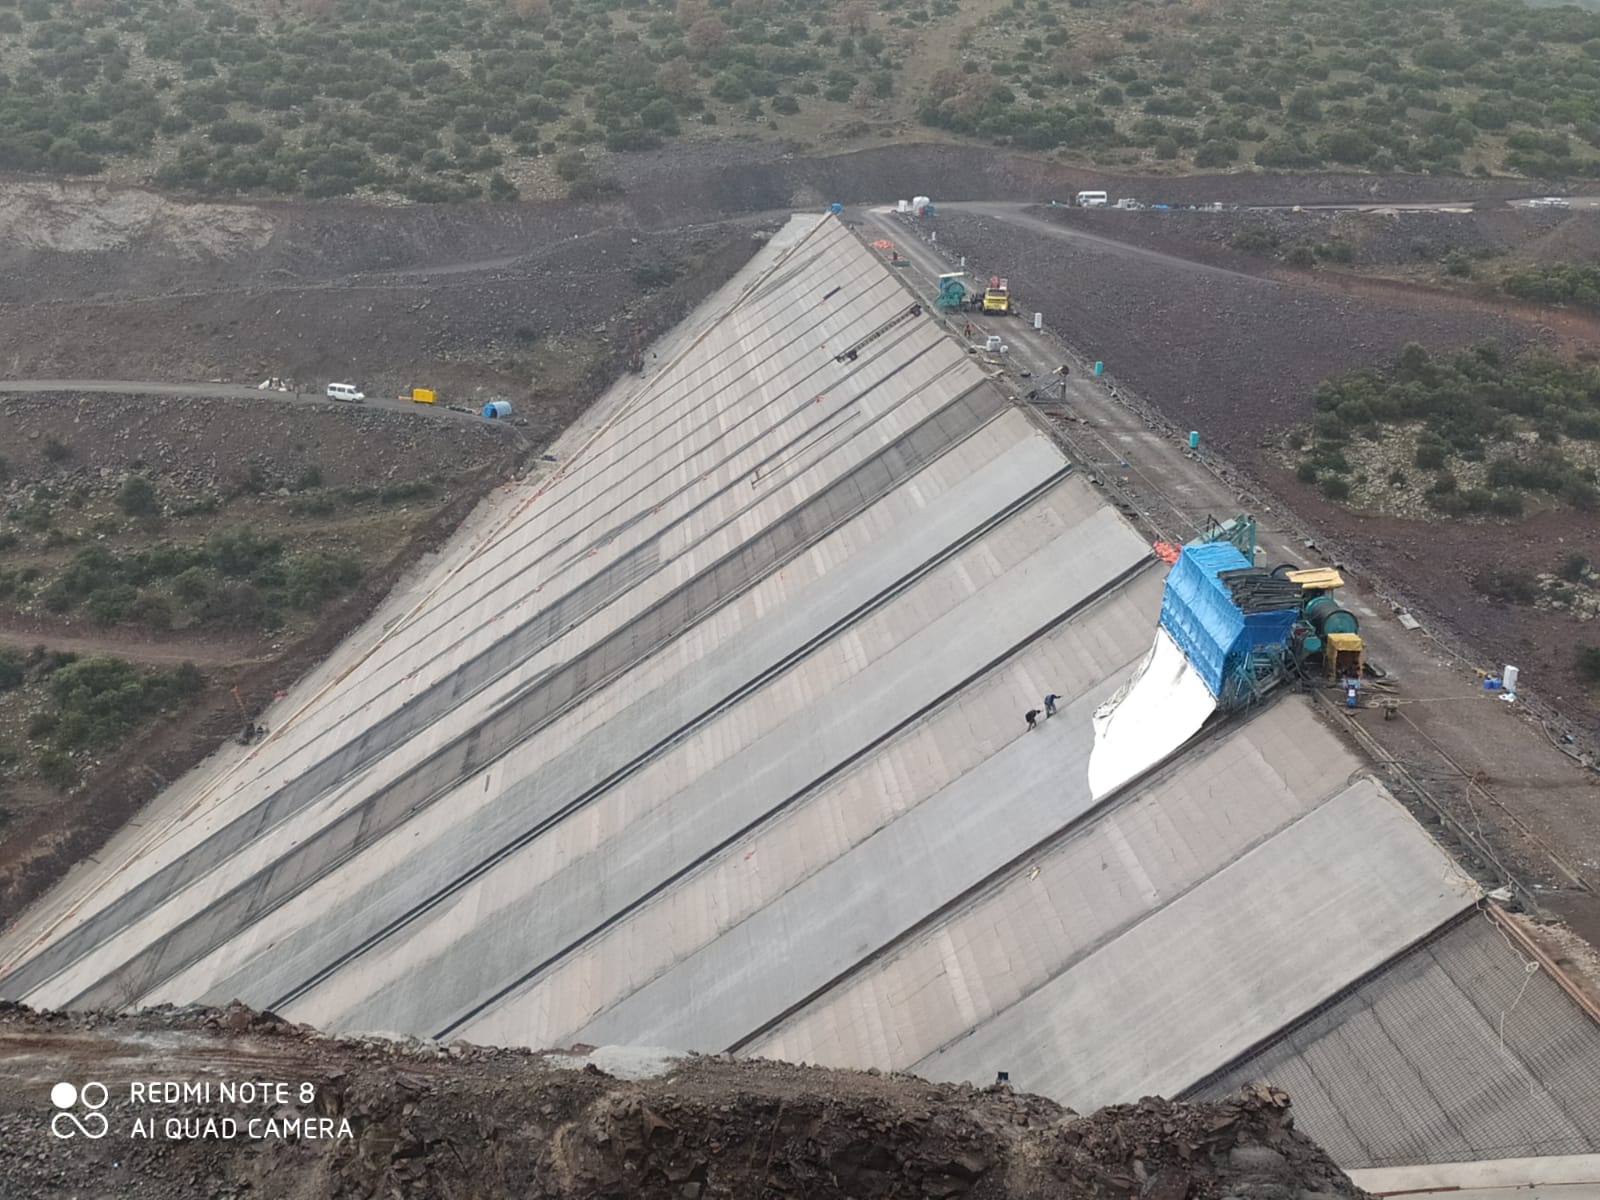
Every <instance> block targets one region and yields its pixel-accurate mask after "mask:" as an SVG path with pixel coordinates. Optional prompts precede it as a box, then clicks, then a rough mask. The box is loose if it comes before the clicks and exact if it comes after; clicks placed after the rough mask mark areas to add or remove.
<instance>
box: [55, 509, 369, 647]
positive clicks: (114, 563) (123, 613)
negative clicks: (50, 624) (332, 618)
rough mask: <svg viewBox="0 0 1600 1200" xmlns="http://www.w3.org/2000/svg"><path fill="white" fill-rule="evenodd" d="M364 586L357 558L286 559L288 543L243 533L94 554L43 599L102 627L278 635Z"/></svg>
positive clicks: (70, 567) (70, 566)
mask: <svg viewBox="0 0 1600 1200" xmlns="http://www.w3.org/2000/svg"><path fill="white" fill-rule="evenodd" d="M360 580H361V564H360V562H359V560H357V559H356V558H354V557H353V556H351V555H345V554H333V553H330V552H328V551H324V550H305V551H299V552H295V553H286V552H285V549H284V544H283V542H282V540H281V539H279V538H275V537H268V536H265V535H263V534H261V533H258V532H257V531H256V530H254V529H251V528H249V527H240V528H232V529H222V530H218V531H216V532H214V533H213V534H212V535H211V536H210V537H208V538H207V539H206V540H205V542H204V543H203V544H201V545H195V546H181V545H172V544H163V545H160V546H157V547H156V548H154V549H150V550H138V551H132V552H129V553H121V554H119V553H116V552H114V551H111V550H108V549H106V548H105V547H103V546H100V545H91V546H86V547H84V548H83V549H81V550H79V551H77V552H76V553H75V554H74V555H73V556H72V558H71V559H70V560H69V561H68V562H67V564H66V566H65V568H64V569H63V570H62V571H61V572H60V573H59V574H57V575H56V577H55V578H54V579H53V580H52V581H51V582H50V583H49V584H48V585H47V586H45V587H44V588H43V590H42V591H41V592H40V593H39V599H40V602H41V603H42V605H43V607H44V608H45V609H47V610H48V611H50V612H53V613H66V612H73V611H82V612H83V613H85V614H86V615H87V616H88V617H89V618H90V619H91V620H93V621H94V622H96V623H97V624H100V625H120V624H135V625H142V626H146V627H151V628H156V629H171V628H181V627H187V626H193V625H220V626H239V627H250V628H261V629H273V628H276V627H278V626H279V625H281V624H282V623H283V619H284V615H285V610H286V609H298V610H302V611H312V610H315V609H317V608H319V607H320V606H322V605H323V604H325V603H326V602H328V601H329V600H331V599H334V598H335V597H337V596H338V595H340V594H341V593H343V592H346V591H348V590H349V589H351V588H353V587H355V585H356V584H357V583H359V582H360Z"/></svg>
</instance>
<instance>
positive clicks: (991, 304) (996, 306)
mask: <svg viewBox="0 0 1600 1200" xmlns="http://www.w3.org/2000/svg"><path fill="white" fill-rule="evenodd" d="M983 311H984V312H985V313H986V314H987V315H989V316H992V317H1005V316H1009V315H1010V314H1011V287H1010V285H1009V284H1008V283H1007V282H1006V281H1005V280H1004V279H1001V278H1000V277H999V276H998V275H995V276H992V277H991V278H990V280H989V287H988V290H986V291H985V292H984V293H983Z"/></svg>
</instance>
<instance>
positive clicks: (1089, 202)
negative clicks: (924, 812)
mask: <svg viewBox="0 0 1600 1200" xmlns="http://www.w3.org/2000/svg"><path fill="white" fill-rule="evenodd" d="M1076 204H1077V205H1078V207H1079V208H1104V207H1105V206H1106V194H1105V193H1104V192H1079V193H1078V198H1077V200H1076Z"/></svg>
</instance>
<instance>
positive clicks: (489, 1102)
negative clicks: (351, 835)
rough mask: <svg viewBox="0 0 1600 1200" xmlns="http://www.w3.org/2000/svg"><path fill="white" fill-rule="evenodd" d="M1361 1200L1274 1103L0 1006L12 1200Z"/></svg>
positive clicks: (179, 1014) (227, 1016)
mask: <svg viewBox="0 0 1600 1200" xmlns="http://www.w3.org/2000/svg"><path fill="white" fill-rule="evenodd" d="M652 1072H654V1073H652ZM640 1075H643V1076H645V1077H643V1078H630V1076H640ZM63 1083H71V1084H72V1085H73V1087H72V1089H71V1091H66V1092H64V1091H63V1089H62V1088H61V1086H60V1085H61V1084H63ZM247 1084H248V1085H250V1086H249V1087H246V1085H247ZM96 1085H103V1088H102V1090H101V1091H97V1090H95V1088H96ZM174 1085H176V1090H175V1086H174ZM185 1089H186V1090H185ZM102 1091H103V1093H104V1096H103V1099H102ZM74 1093H77V1095H76V1097H74V1096H73V1094H74ZM308 1097H309V1099H308ZM69 1098H73V1099H74V1102H73V1103H71V1104H67V1105H63V1104H62V1101H64V1100H67V1099H69ZM97 1101H98V1102H99V1103H96V1102H97ZM100 1116H103V1117H104V1118H105V1120H104V1123H103V1127H104V1128H105V1130H106V1132H105V1133H104V1134H103V1135H101V1136H98V1137H95V1136H90V1135H92V1134H94V1133H96V1132H98V1131H99V1130H100V1129H101V1128H102V1125H101V1124H100V1123H99V1122H98V1118H99V1117H100ZM68 1117H71V1118H74V1120H72V1121H70V1122H69V1121H68V1120H67V1118H68ZM230 1122H231V1124H230ZM53 1130H54V1131H53ZM141 1131H143V1132H141ZM64 1135H65V1136H64ZM1361 1194H1362V1193H1361V1192H1360V1191H1359V1190H1358V1189H1357V1188H1355V1187H1354V1185H1353V1184H1351V1182H1350V1181H1349V1179H1348V1178H1346V1176H1345V1175H1344V1174H1343V1173H1342V1172H1341V1171H1340V1170H1339V1169H1338V1168H1337V1167H1336V1166H1334V1164H1333V1163H1332V1161H1331V1160H1329V1158H1328V1157H1327V1155H1326V1154H1324V1153H1323V1152H1322V1151H1321V1150H1320V1149H1319V1148H1318V1147H1317V1146H1316V1145H1315V1144H1313V1143H1312V1142H1311V1141H1309V1140H1308V1139H1306V1138H1305V1137H1302V1136H1301V1135H1300V1134H1299V1133H1297V1132H1296V1131H1295V1129H1294V1121H1293V1117H1292V1111H1291V1109H1290V1105H1289V1098H1288V1097H1287V1096H1286V1095H1284V1093H1282V1092H1280V1091H1277V1090H1276V1089H1272V1088H1268V1087H1256V1088H1252V1089H1249V1090H1247V1091H1245V1092H1242V1093H1241V1094H1240V1095H1239V1096H1237V1097H1235V1098H1234V1099H1232V1100H1230V1101H1228V1102H1226V1103H1221V1104H1205V1105H1184V1104H1174V1103H1170V1102H1168V1101H1166V1100H1161V1099H1157V1098H1148V1099H1145V1100H1141V1101H1140V1102H1139V1103H1138V1104H1127V1105H1119V1106H1117V1107H1114V1108H1107V1109H1103V1110H1101V1111H1100V1112H1098V1113H1095V1114H1094V1115H1092V1116H1087V1117H1083V1116H1078V1115H1077V1114H1075V1113H1073V1112H1071V1111H1070V1110H1068V1109H1064V1108H1062V1107H1060V1106H1059V1105H1057V1104H1055V1103H1053V1102H1051V1101H1049V1100H1045V1099H1043V1098H1041V1097H1038V1096H1029V1095H1023V1094H1019V1093H1015V1092H1013V1091H1012V1090H1011V1089H1010V1088H1009V1087H1008V1086H1006V1085H1003V1084H1001V1085H996V1086H991V1087H986V1088H974V1087H971V1086H966V1085H961V1086H945V1085H934V1084H930V1083H927V1082H925V1081H923V1080H920V1079H916V1078H913V1077H911V1076H904V1075H886V1074H878V1073H875V1072H870V1071H868V1072H851V1071H833V1070H824V1069H821V1068H807V1067H799V1066H793V1065H790V1064H787V1063H777V1062H765V1061H749V1060H737V1059H733V1058H731V1057H729V1056H726V1055H717V1056H691V1057H688V1058H682V1059H675V1060H670V1059H665V1058H662V1057H659V1056H652V1055H650V1054H646V1053H638V1052H618V1051H602V1052H595V1053H591V1052H590V1051H589V1049H588V1048H586V1047H579V1048H577V1049H576V1050H575V1051H573V1052H550V1053H544V1054H532V1053H528V1052H524V1051H517V1050H499V1049H487V1048H481V1047H475V1046H467V1045H464V1044H460V1043H455V1044H451V1045H447V1046H446V1045H437V1044H433V1043H418V1042H415V1041H408V1042H387V1041H383V1040H380V1039H371V1038H361V1039H343V1040H340V1039H331V1038H325V1037H322V1036H320V1035H318V1034H317V1033H316V1032H315V1031H313V1030H310V1029H307V1028H305V1027H300V1026H294V1025H290V1024H287V1023H285V1022H283V1021H280V1020H279V1019H278V1018H276V1017H274V1016H272V1015H271V1014H267V1013H257V1012H253V1011H251V1010H249V1009H246V1008H242V1007H233V1008H229V1009H226V1010H222V1011H216V1010H204V1009H182V1010H172V1009H161V1010H151V1011H148V1012H144V1013H140V1014H136V1015H133V1016H129V1017H99V1016H84V1015H63V1014H55V1013H34V1012H31V1011H29V1010H28V1009H26V1008H21V1007H18V1006H14V1005H7V1006H0V1195H3V1196H7V1197H18V1198H24V1197H26V1198H30V1200H31V1198H39V1200H58V1198H59V1200H65V1198H67V1197H90V1196H115V1197H118V1200H156V1198H166V1197H184V1198H186V1200H187V1198H191V1197H209V1198H215V1200H222V1198H237V1197H271V1198H274V1200H277V1198H283V1200H302V1198H304V1200H310V1198H312V1197H374V1198H377V1197H382V1198H385V1200H387V1198H390V1197H406V1198H410V1197H441V1198H443V1197H470V1198H472V1200H499V1198H501V1197H506V1198H513V1197H514V1198H517V1200H524V1198H527V1197H563V1198H565V1197H572V1198H574V1200H576V1198H578V1197H583V1198H589V1197H629V1198H630V1200H631V1198H636V1197H637V1198H661V1200H669V1198H670V1200H709V1198H711V1197H740V1198H744V1197H750V1198H756V1197H772V1198H778V1197H807V1198H811V1197H833V1196H838V1197H846V1196H848V1197H870V1198H877V1197H884V1198H887V1197H952V1196H964V1197H972V1198H974V1200H977V1198H980V1197H1041V1198H1044V1197H1050V1198H1052V1200H1068V1198H1074V1197H1109V1198H1120V1197H1139V1198H1141V1200H1143V1198H1148V1200H1209V1198H1212V1197H1216V1198H1222V1197H1237V1198H1239V1200H1321V1198H1322V1197H1329V1198H1331V1197H1336V1196H1338V1197H1343V1196H1360V1195H1361Z"/></svg>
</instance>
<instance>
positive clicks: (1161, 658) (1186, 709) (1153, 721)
mask: <svg viewBox="0 0 1600 1200" xmlns="http://www.w3.org/2000/svg"><path fill="white" fill-rule="evenodd" d="M1216 707H1217V698H1216V697H1215V696H1213V695H1212V694H1211V690H1210V689H1209V688H1207V687H1206V685H1205V680H1203V679H1201V678H1200V672H1198V671H1196V670H1195V669H1194V667H1193V666H1192V665H1190V663H1189V660H1188V659H1187V658H1185V657H1184V656H1183V651H1182V650H1180V649H1178V644H1177V643H1176V642H1174V641H1173V640H1172V635H1171V634H1169V633H1168V632H1167V631H1166V630H1165V629H1162V628H1159V627H1158V628H1157V629H1156V640H1155V644H1154V645H1153V646H1151V647H1150V653H1149V654H1147V655H1146V656H1145V659H1144V661H1143V662H1142V663H1140V664H1139V669H1138V670H1137V671H1135V672H1134V674H1133V678H1132V679H1130V680H1129V681H1128V684H1127V686H1126V687H1124V688H1123V689H1122V690H1121V691H1119V692H1118V693H1117V694H1116V695H1115V696H1113V697H1112V698H1111V699H1110V700H1107V701H1106V702H1105V703H1104V704H1102V705H1101V706H1100V707H1099V708H1098V709H1097V710H1096V711H1095V714H1094V749H1093V750H1092V751H1091V752H1090V754H1089V791H1090V794H1091V795H1092V796H1093V797H1094V798H1095V799H1096V800H1098V799H1099V798H1100V797H1101V796H1104V795H1105V794H1106V793H1107V792H1109V791H1112V790H1113V789H1114V788H1117V787H1120V786H1121V785H1122V784H1124V783H1126V782H1128V780H1130V779H1132V778H1133V777H1134V776H1135V775H1138V774H1140V773H1141V772H1143V771H1146V770H1148V769H1149V768H1151V767H1153V766H1155V765H1156V764H1157V763H1159V762H1160V761H1161V760H1162V759H1164V758H1166V757H1167V755H1169V754H1171V753H1172V752H1173V751H1174V750H1176V749H1177V748H1178V747H1179V746H1181V745H1183V743H1184V742H1186V741H1188V740H1189V739H1190V737H1192V736H1193V735H1194V733H1195V732H1196V731H1197V730H1198V729H1199V728H1200V726H1202V725H1204V724H1205V723H1206V718H1207V717H1209V716H1210V715H1211V714H1212V712H1214V711H1215V710H1216Z"/></svg>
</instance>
